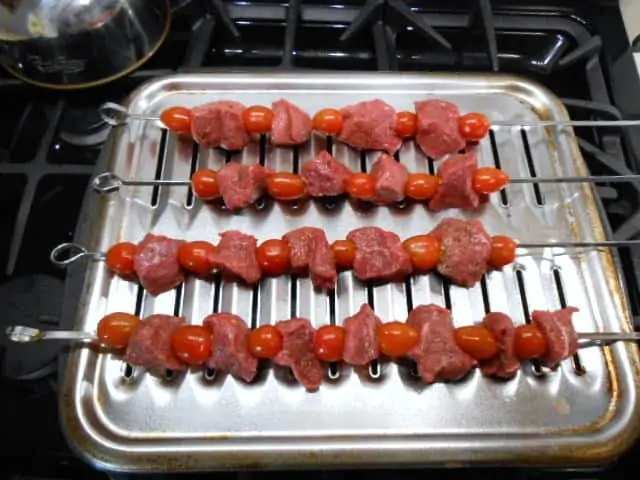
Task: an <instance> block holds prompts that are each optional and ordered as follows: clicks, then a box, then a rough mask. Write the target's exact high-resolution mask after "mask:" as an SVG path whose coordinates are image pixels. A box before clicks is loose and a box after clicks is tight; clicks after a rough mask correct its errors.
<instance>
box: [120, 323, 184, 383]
mask: <svg viewBox="0 0 640 480" xmlns="http://www.w3.org/2000/svg"><path fill="white" fill-rule="evenodd" d="M185 323H186V320H185V318H184V317H172V316H171V315H151V316H149V317H147V318H145V319H144V321H143V322H140V324H139V325H138V326H137V327H136V329H135V330H134V331H133V333H132V334H131V338H130V339H129V345H128V346H127V352H126V354H125V360H126V361H127V362H128V363H130V364H131V365H136V366H139V367H144V368H147V369H149V370H151V371H153V372H155V373H161V372H164V371H165V370H173V371H183V370H186V369H187V366H186V365H185V364H184V363H182V362H181V361H180V360H179V359H178V357H176V356H175V354H174V353H173V349H172V348H171V336H172V335H173V332H175V331H176V329H177V328H178V327H180V326H182V325H184V324H185Z"/></svg>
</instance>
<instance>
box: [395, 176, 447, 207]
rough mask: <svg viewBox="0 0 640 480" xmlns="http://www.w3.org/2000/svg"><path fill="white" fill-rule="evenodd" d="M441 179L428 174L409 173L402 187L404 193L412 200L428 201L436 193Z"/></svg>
mask: <svg viewBox="0 0 640 480" xmlns="http://www.w3.org/2000/svg"><path fill="white" fill-rule="evenodd" d="M441 183H442V179H441V178H440V177H438V176H437V175H430V174H428V173H411V174H409V179H408V180H407V184H406V185H405V187H404V193H405V195H406V196H407V197H409V198H411V199H413V200H418V201H420V200H430V199H432V198H433V196H434V195H435V194H436V192H437V191H438V188H439V187H440V184H441Z"/></svg>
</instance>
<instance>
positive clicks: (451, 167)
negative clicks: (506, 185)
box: [429, 152, 487, 212]
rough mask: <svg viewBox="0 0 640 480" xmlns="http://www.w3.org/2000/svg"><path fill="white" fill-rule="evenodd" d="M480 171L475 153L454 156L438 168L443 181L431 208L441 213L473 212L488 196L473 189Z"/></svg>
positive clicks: (430, 203)
mask: <svg viewBox="0 0 640 480" xmlns="http://www.w3.org/2000/svg"><path fill="white" fill-rule="evenodd" d="M477 169H478V158H477V156H476V154H475V153H473V152H472V153H465V154H464V155H453V156H451V157H449V158H447V159H446V160H445V161H444V162H442V163H441V164H440V166H439V167H438V176H439V177H440V179H441V180H442V183H441V184H440V187H439V188H438V191H437V192H436V194H435V195H434V197H433V198H432V199H431V201H430V202H429V208H430V209H431V210H433V211H434V212H440V211H442V210H446V209H448V208H460V209H462V210H473V209H475V208H478V206H479V205H480V202H482V201H486V200H487V197H486V196H482V197H481V196H480V195H478V194H477V193H476V191H475V190H474V189H473V177H474V175H475V173H476V170H477Z"/></svg>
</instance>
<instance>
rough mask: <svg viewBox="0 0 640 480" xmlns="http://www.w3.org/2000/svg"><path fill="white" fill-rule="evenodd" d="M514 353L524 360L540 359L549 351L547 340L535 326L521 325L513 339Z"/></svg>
mask: <svg viewBox="0 0 640 480" xmlns="http://www.w3.org/2000/svg"><path fill="white" fill-rule="evenodd" d="M513 351H514V353H515V354H516V356H517V357H518V358H520V359H522V360H530V359H533V358H540V357H542V356H543V355H544V354H545V352H546V351H547V340H546V339H545V338H544V335H543V334H542V332H541V331H540V330H538V328H537V327H536V326H535V325H520V326H519V327H517V328H516V333H515V337H514V338H513Z"/></svg>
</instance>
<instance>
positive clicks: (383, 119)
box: [338, 99, 402, 155]
mask: <svg viewBox="0 0 640 480" xmlns="http://www.w3.org/2000/svg"><path fill="white" fill-rule="evenodd" d="M342 116H343V117H344V125H343V127H342V131H341V132H340V135H339V137H338V138H339V139H340V140H341V141H343V142H344V143H346V144H347V145H350V146H352V147H353V148H356V149H358V150H383V151H385V152H387V153H388V154H389V155H393V154H394V153H396V152H397V151H398V150H399V149H400V146H401V145H402V139H401V138H400V137H398V135H397V134H396V123H397V120H396V111H395V110H394V109H393V107H392V106H391V105H389V104H388V103H386V102H383V101H382V100H377V99H376V100H370V101H367V102H360V103H356V104H355V105H349V106H347V107H345V108H343V109H342Z"/></svg>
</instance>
